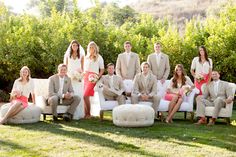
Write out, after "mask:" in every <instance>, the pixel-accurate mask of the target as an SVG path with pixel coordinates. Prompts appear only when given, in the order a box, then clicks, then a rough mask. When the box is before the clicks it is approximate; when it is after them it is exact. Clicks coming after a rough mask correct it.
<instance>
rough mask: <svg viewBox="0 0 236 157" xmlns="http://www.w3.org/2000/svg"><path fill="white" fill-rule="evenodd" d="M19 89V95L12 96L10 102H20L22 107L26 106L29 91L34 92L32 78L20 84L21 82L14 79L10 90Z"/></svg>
mask: <svg viewBox="0 0 236 157" xmlns="http://www.w3.org/2000/svg"><path fill="white" fill-rule="evenodd" d="M14 91H19V92H20V93H21V96H19V97H16V98H14V99H13V100H12V101H11V104H14V103H17V102H20V103H21V104H22V106H23V107H24V108H26V107H27V106H28V98H29V96H30V93H31V94H33V93H34V83H33V80H32V79H30V80H29V81H28V82H27V83H26V84H22V82H21V81H20V80H19V79H17V80H15V82H14V84H13V88H12V92H11V93H13V92H14Z"/></svg>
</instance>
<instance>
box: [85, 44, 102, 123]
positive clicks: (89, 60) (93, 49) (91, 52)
mask: <svg viewBox="0 0 236 157" xmlns="http://www.w3.org/2000/svg"><path fill="white" fill-rule="evenodd" d="M84 71H85V75H84V111H85V116H84V118H86V119H87V118H90V117H91V114H90V106H91V105H90V99H89V98H90V96H94V87H95V85H96V82H97V81H98V79H99V78H100V77H101V76H102V74H103V72H104V61H103V58H102V56H101V55H100V54H99V48H98V46H97V44H96V43H95V42H93V41H92V42H90V43H89V44H88V48H87V55H86V56H85V59H84Z"/></svg>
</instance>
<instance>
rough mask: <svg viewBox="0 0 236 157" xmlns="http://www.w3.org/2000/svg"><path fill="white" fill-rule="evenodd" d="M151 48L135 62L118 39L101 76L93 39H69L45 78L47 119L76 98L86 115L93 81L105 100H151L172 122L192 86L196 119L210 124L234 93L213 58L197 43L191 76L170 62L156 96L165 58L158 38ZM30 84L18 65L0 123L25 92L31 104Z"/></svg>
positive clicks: (19, 106) (21, 103) (23, 103)
mask: <svg viewBox="0 0 236 157" xmlns="http://www.w3.org/2000/svg"><path fill="white" fill-rule="evenodd" d="M153 49H154V52H153V53H151V54H149V55H148V57H147V60H146V61H145V62H143V63H141V64H140V58H139V55H138V54H137V53H135V52H132V51H131V50H132V44H131V42H130V41H126V42H124V52H123V53H120V54H119V55H118V57H117V60H116V63H109V64H107V65H106V70H107V74H106V75H104V72H105V66H104V60H103V57H102V56H101V55H100V53H99V47H98V46H97V44H96V43H95V42H94V41H91V42H90V43H89V44H88V46H87V53H85V51H84V49H83V47H82V46H81V45H80V44H79V42H78V41H76V40H72V41H71V43H70V45H69V47H68V49H67V51H66V53H65V55H64V63H61V64H59V65H58V67H57V74H55V75H53V76H51V77H49V87H48V97H47V103H48V105H49V106H51V108H52V115H53V120H54V121H58V113H57V107H58V105H62V104H63V105H68V106H69V107H68V110H67V112H66V113H65V114H63V116H62V117H63V119H64V120H65V121H70V120H71V119H72V118H73V115H74V113H75V111H76V108H77V107H78V105H79V104H80V102H81V101H83V104H84V107H83V110H84V118H85V119H90V118H91V102H90V97H92V96H94V88H95V86H101V87H102V89H103V91H102V92H103V95H104V97H105V99H106V100H115V101H117V102H118V104H119V105H122V104H126V100H127V99H130V101H131V104H138V103H139V102H140V101H147V102H151V103H152V108H153V109H154V111H155V118H160V117H161V118H163V119H164V121H165V122H166V123H172V122H173V117H174V115H175V113H176V112H177V111H178V110H179V108H180V105H181V103H182V102H183V97H184V96H185V95H188V94H189V93H191V91H192V90H193V89H194V88H197V89H198V90H199V91H200V92H199V94H198V95H197V97H196V115H197V117H199V120H198V121H197V123H196V124H198V125H200V124H207V125H214V124H215V121H216V119H217V118H218V115H219V112H220V110H221V108H223V107H225V106H226V105H227V104H229V103H231V102H232V101H233V99H234V93H233V92H232V90H231V89H230V88H229V86H228V83H227V82H226V81H222V80H220V73H219V72H218V71H214V70H213V61H212V59H210V58H209V57H208V53H207V49H206V48H205V47H204V46H200V47H199V48H198V56H197V55H196V57H195V58H193V60H192V64H191V67H190V72H191V75H192V76H193V78H194V80H193V81H192V80H191V79H190V77H189V76H187V75H186V72H185V68H184V66H183V65H182V64H177V65H175V68H174V71H173V77H172V78H171V79H170V84H169V85H168V87H167V90H166V91H165V94H164V96H163V97H161V96H160V95H158V89H159V88H160V87H159V86H158V82H160V83H161V84H164V83H165V81H167V80H168V77H169V74H170V63H169V57H168V55H167V54H165V53H163V52H162V45H161V43H160V42H157V43H155V44H154V46H153ZM125 81H130V82H132V84H133V87H132V89H126V86H125V85H124V82H125ZM81 83H82V84H83V86H81ZM203 85H204V88H203ZM34 86H35V85H34V83H33V80H32V79H31V73H30V69H29V68H28V67H27V66H24V67H22V68H21V70H20V77H19V78H18V79H16V80H15V82H14V84H13V88H12V91H11V96H10V102H11V107H10V108H9V109H8V111H7V113H6V114H5V115H4V116H3V117H2V118H1V119H0V124H6V123H7V121H8V120H9V119H10V118H12V117H14V116H15V115H17V114H18V113H19V112H21V111H22V110H24V109H25V108H26V107H27V106H28V99H29V97H30V95H31V96H32V102H33V103H35V94H34ZM80 88H83V93H79V91H81V90H80ZM79 95H82V96H79ZM161 99H165V100H168V101H169V106H168V115H167V116H166V117H164V114H163V113H159V112H157V111H158V108H159V104H160V100H161ZM207 106H213V107H214V110H213V116H212V117H211V120H210V121H209V123H207V119H206V115H205V108H206V107H207Z"/></svg>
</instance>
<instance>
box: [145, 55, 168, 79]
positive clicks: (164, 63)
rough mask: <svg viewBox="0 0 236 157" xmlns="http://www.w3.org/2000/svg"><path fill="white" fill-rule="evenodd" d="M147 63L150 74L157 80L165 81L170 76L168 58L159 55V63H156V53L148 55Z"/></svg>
mask: <svg viewBox="0 0 236 157" xmlns="http://www.w3.org/2000/svg"><path fill="white" fill-rule="evenodd" d="M147 62H148V63H149V65H150V69H151V71H152V73H153V74H154V75H155V76H156V78H157V80H161V79H165V80H166V79H167V78H168V76H169V74H170V64H169V57H168V56H167V55H166V54H164V53H161V58H160V63H157V59H156V53H155V52H154V53H152V54H150V55H148V58H147Z"/></svg>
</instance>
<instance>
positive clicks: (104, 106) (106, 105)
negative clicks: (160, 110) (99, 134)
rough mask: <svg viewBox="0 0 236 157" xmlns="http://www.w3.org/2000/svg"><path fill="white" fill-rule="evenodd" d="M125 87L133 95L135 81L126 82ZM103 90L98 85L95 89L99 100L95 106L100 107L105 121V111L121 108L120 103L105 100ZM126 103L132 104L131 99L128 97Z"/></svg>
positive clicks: (144, 103) (142, 103)
mask: <svg viewBox="0 0 236 157" xmlns="http://www.w3.org/2000/svg"><path fill="white" fill-rule="evenodd" d="M124 86H125V91H126V92H130V93H131V91H132V89H133V81H132V80H124ZM102 90H103V88H102V87H101V86H100V85H97V86H96V87H95V91H96V93H97V97H96V99H98V100H97V101H96V103H93V104H97V105H98V108H97V109H98V110H99V114H100V119H101V120H102V119H103V112H104V111H111V110H113V108H115V107H116V106H119V105H118V102H117V101H116V100H105V98H104V95H103V92H102ZM125 103H126V104H131V99H130V97H128V99H127V100H126V102H125ZM139 104H141V105H148V106H152V103H151V102H142V101H141V102H139Z"/></svg>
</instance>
